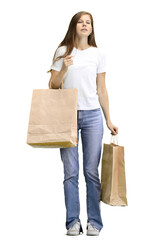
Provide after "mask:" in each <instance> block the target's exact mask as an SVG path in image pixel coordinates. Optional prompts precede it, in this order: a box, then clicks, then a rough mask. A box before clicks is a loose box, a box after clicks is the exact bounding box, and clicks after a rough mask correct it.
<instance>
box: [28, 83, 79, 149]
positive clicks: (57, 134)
mask: <svg viewBox="0 0 160 240" xmlns="http://www.w3.org/2000/svg"><path fill="white" fill-rule="evenodd" d="M61 85H62V84H61ZM62 86H63V85H62ZM77 97H78V89H77V88H72V89H63V88H62V89H34V90H33V95H32V101H31V109H30V117H29V124H28V135H27V144H28V145H30V146H33V147H45V148H46V147H51V148H66V147H76V146H77V144H78V140H77Z"/></svg>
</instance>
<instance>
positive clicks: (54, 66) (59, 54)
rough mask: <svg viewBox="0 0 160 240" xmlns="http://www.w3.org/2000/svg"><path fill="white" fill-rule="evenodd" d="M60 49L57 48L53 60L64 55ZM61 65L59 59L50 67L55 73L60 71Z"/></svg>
mask: <svg viewBox="0 0 160 240" xmlns="http://www.w3.org/2000/svg"><path fill="white" fill-rule="evenodd" d="M62 50H63V49H62V47H59V48H58V49H57V52H56V55H55V59H56V58H57V57H59V56H62V55H63V54H64V51H62ZM62 65H63V58H60V59H59V60H57V61H55V62H54V64H53V63H52V65H51V69H54V70H56V71H60V70H61V68H62Z"/></svg>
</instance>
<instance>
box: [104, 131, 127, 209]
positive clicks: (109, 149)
mask: <svg viewBox="0 0 160 240" xmlns="http://www.w3.org/2000/svg"><path fill="white" fill-rule="evenodd" d="M115 138H116V139H117V136H116V135H112V136H111V139H114V140H115ZM101 201H102V202H104V203H106V204H109V205H112V206H127V205H128V203H127V197H126V176H125V161H124V147H123V146H119V145H118V139H117V144H116V143H115V142H112V141H111V142H110V144H105V143H104V144H103V154H102V168H101Z"/></svg>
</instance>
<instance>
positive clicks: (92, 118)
mask: <svg viewBox="0 0 160 240" xmlns="http://www.w3.org/2000/svg"><path fill="white" fill-rule="evenodd" d="M79 129H81V139H82V149H83V173H84V177H85V182H86V189H87V202H86V203H87V215H88V220H87V222H88V221H89V222H90V223H91V224H92V225H94V226H95V227H96V228H97V229H98V230H99V231H100V230H101V229H102V227H103V224H102V219H101V212H100V189H101V187H100V179H99V173H98V166H99V162H100V157H101V150H102V137H103V118H102V112H101V109H100V108H97V109H93V110H77V138H78V140H79ZM60 156H61V160H62V162H63V166H64V181H63V185H64V194H65V206H66V228H67V229H69V228H70V227H71V226H73V225H74V223H75V222H76V221H79V222H80V224H81V221H80V219H79V214H80V202H79V187H78V184H79V183H78V179H79V155H78V144H77V146H76V147H70V148H60ZM81 227H82V225H81Z"/></svg>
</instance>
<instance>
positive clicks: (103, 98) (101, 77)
mask: <svg viewBox="0 0 160 240" xmlns="http://www.w3.org/2000/svg"><path fill="white" fill-rule="evenodd" d="M105 74H106V73H105V72H104V73H98V74H97V81H96V83H97V95H98V99H99V103H100V105H101V108H102V111H103V114H104V117H105V120H106V124H107V126H108V128H109V129H110V130H111V131H112V134H115V135H116V134H117V133H118V128H117V127H116V126H114V125H113V124H112V122H111V119H110V114H109V98H108V92H107V89H106V85H105Z"/></svg>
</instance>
